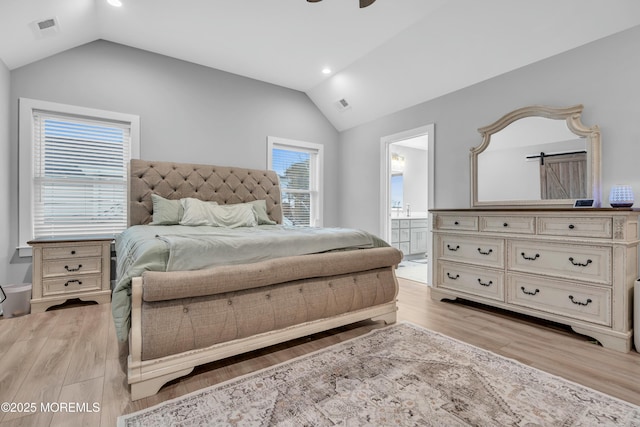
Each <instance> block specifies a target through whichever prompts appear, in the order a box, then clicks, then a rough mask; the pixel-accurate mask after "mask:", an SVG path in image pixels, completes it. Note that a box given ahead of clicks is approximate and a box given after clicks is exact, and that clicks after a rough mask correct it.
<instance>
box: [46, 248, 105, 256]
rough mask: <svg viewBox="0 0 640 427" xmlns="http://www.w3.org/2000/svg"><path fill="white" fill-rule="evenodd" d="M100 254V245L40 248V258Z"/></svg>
mask: <svg viewBox="0 0 640 427" xmlns="http://www.w3.org/2000/svg"><path fill="white" fill-rule="evenodd" d="M99 256H102V247H101V246H100V245H90V246H89V245H87V246H57V247H53V248H43V249H42V259H60V258H82V257H99Z"/></svg>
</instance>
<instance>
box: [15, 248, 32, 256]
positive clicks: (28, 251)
mask: <svg viewBox="0 0 640 427" xmlns="http://www.w3.org/2000/svg"><path fill="white" fill-rule="evenodd" d="M16 249H17V250H18V256H19V257H20V258H29V257H31V256H32V254H33V251H32V249H33V248H32V247H31V246H18V247H17V248H16Z"/></svg>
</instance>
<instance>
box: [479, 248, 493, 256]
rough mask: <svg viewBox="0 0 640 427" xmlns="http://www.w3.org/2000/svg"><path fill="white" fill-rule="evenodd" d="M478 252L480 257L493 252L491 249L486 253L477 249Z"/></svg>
mask: <svg viewBox="0 0 640 427" xmlns="http://www.w3.org/2000/svg"><path fill="white" fill-rule="evenodd" d="M478 252H479V253H480V255H489V254H490V253H491V252H493V249H489V250H488V251H486V252H483V251H482V249H480V248H478Z"/></svg>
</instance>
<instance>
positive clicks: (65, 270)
mask: <svg viewBox="0 0 640 427" xmlns="http://www.w3.org/2000/svg"><path fill="white" fill-rule="evenodd" d="M112 241H113V238H112V237H95V236H94V237H88V236H87V237H48V238H40V239H35V240H31V241H29V242H27V243H28V244H29V245H30V246H32V247H33V272H32V276H33V288H32V295H31V312H32V313H40V312H43V311H46V310H47V309H48V308H49V307H51V306H54V305H58V304H62V303H63V302H65V301H67V300H68V299H73V298H79V299H81V300H83V301H96V302H98V303H99V304H104V303H108V302H110V301H111V286H110V280H111V273H110V266H111V242H112Z"/></svg>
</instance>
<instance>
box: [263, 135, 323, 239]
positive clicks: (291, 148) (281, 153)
mask: <svg viewBox="0 0 640 427" xmlns="http://www.w3.org/2000/svg"><path fill="white" fill-rule="evenodd" d="M267 144H268V167H269V169H272V170H274V171H276V173H277V174H278V176H279V178H280V187H281V189H282V213H283V216H284V224H288V225H294V226H312V227H321V226H322V150H323V147H322V145H320V144H313V143H310V142H302V141H293V140H288V139H281V138H274V137H269V138H268V139H267Z"/></svg>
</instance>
